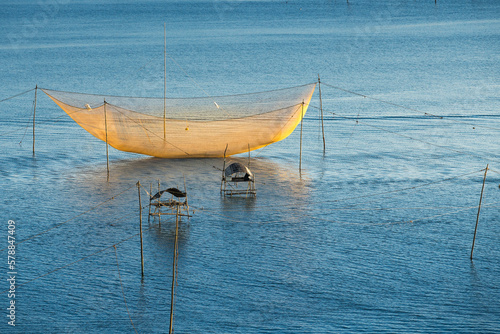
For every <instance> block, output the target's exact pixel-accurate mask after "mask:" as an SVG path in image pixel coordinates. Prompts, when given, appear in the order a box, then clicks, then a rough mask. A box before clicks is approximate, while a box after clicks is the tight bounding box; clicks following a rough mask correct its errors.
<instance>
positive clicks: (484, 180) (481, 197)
mask: <svg viewBox="0 0 500 334" xmlns="http://www.w3.org/2000/svg"><path fill="white" fill-rule="evenodd" d="M488 166H489V164H488V165H486V169H485V170H484V177H483V187H482V188H481V196H480V197H479V206H478V208H477V217H476V228H475V229H474V238H473V239H472V248H471V251H470V260H471V261H472V253H474V244H475V243H476V233H477V224H478V222H479V212H481V202H482V201H483V192H484V184H485V182H486V173H488Z"/></svg>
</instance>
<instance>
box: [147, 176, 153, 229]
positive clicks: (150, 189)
mask: <svg viewBox="0 0 500 334" xmlns="http://www.w3.org/2000/svg"><path fill="white" fill-rule="evenodd" d="M152 193H153V184H152V183H149V213H148V225H149V222H150V219H151V194H152Z"/></svg>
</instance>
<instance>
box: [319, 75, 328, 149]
mask: <svg viewBox="0 0 500 334" xmlns="http://www.w3.org/2000/svg"><path fill="white" fill-rule="evenodd" d="M318 88H319V110H320V111H321V131H322V133H323V154H324V153H325V151H326V142H325V126H324V123H323V100H322V99H321V79H320V78H319V74H318Z"/></svg>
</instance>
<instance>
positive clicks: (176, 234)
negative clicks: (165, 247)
mask: <svg viewBox="0 0 500 334" xmlns="http://www.w3.org/2000/svg"><path fill="white" fill-rule="evenodd" d="M178 235H179V205H177V212H176V214H175V238H174V261H173V266H172V293H171V296H170V297H171V298H170V327H169V330H168V333H169V334H172V333H173V326H174V289H175V281H176V276H177V275H176V273H177V249H178V248H177V247H178V246H177V243H178Z"/></svg>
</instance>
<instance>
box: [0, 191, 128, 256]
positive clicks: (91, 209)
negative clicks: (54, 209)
mask: <svg viewBox="0 0 500 334" xmlns="http://www.w3.org/2000/svg"><path fill="white" fill-rule="evenodd" d="M133 187H135V184H134V185H133V186H131V187H129V188H127V189H125V190H123V191H121V192H120V193H118V194H117V195H115V196H113V197H110V198H108V199H107V200H105V201H104V202H101V203H99V204H97V205H96V206H94V207H92V208H90V209H88V210H87V211H85V212H82V213H80V214H78V215H76V216H74V217H72V218H70V219H68V220H65V221H64V222H62V223H59V224H57V225H54V226H52V227H51V228H49V229H47V230H44V231H42V232H40V233H37V234H35V235H32V236H31V237H28V238H27V239H24V240H22V241H19V242H16V244H17V245H19V244H22V243H23V242H26V241H29V240H32V239H34V238H36V237H39V236H41V235H43V234H45V233H47V232H49V231H51V230H53V229H55V228H57V227H60V226H62V225H64V224H66V223H69V222H70V221H72V220H75V219H76V218H78V217H80V216H83V215H85V214H87V213H89V212H90V211H93V210H95V209H97V208H98V207H100V206H101V205H103V204H105V203H107V202H109V201H112V200H114V199H115V198H116V197H118V196H120V195H122V194H123V193H124V192H126V191H127V190H130V189H131V188H133ZM126 216H128V215H125V216H123V217H126ZM123 217H120V218H119V219H122V218H123ZM6 249H7V247H5V248H3V249H0V252H3V251H4V250H6Z"/></svg>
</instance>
